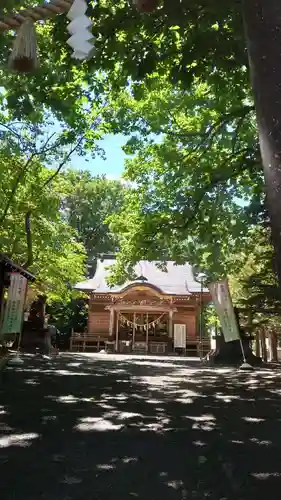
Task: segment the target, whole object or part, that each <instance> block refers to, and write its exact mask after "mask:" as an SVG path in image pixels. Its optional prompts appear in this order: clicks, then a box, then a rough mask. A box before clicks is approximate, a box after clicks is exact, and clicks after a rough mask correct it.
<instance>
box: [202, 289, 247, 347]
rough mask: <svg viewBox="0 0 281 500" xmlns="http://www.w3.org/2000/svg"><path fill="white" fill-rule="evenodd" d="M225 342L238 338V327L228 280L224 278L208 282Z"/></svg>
mask: <svg viewBox="0 0 281 500" xmlns="http://www.w3.org/2000/svg"><path fill="white" fill-rule="evenodd" d="M209 290H210V293H211V296H212V300H213V303H214V306H215V308H216V312H217V315H218V318H219V320H220V324H221V328H222V332H223V335H224V340H225V342H231V341H232V340H240V334H239V329H238V325H237V321H236V316H235V313H234V309H233V305H232V300H231V296H230V292H229V286H228V280H227V279H224V280H221V281H217V282H215V283H210V284H209Z"/></svg>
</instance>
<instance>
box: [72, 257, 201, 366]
mask: <svg viewBox="0 0 281 500" xmlns="http://www.w3.org/2000/svg"><path fill="white" fill-rule="evenodd" d="M114 263H115V261H114V260H113V259H105V260H99V261H98V265H97V270H96V273H95V276H94V278H92V279H89V280H87V281H85V282H82V283H78V284H77V285H76V287H75V288H76V289H78V290H81V291H83V292H84V293H87V294H88V295H89V312H88V329H87V332H85V333H75V332H73V334H72V337H71V345H70V348H71V350H83V351H85V350H96V351H100V350H102V349H106V350H109V351H114V352H123V353H125V352H135V353H147V354H148V353H150V354H168V353H173V352H175V351H177V350H180V351H184V353H186V354H188V355H194V356H196V355H199V353H200V354H201V355H203V354H207V352H208V351H209V350H210V340H209V338H208V337H207V335H205V332H203V331H202V329H200V322H199V317H200V311H201V307H202V306H203V305H204V304H206V303H208V302H210V300H211V298H210V294H209V291H208V289H205V288H203V287H202V285H201V284H200V283H198V282H197V281H196V280H195V278H194V275H193V272H192V267H191V266H190V265H189V264H185V265H179V266H177V265H174V263H173V262H167V264H166V271H163V270H160V269H159V267H157V263H156V262H148V261H140V262H139V263H138V264H137V265H136V266H135V275H136V276H137V277H136V278H134V279H133V280H132V281H129V282H126V283H124V284H123V285H122V286H115V287H113V288H110V286H109V285H108V284H107V277H108V275H109V274H110V266H111V265H112V264H114ZM200 334H201V335H200Z"/></svg>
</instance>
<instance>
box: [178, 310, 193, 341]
mask: <svg viewBox="0 0 281 500" xmlns="http://www.w3.org/2000/svg"><path fill="white" fill-rule="evenodd" d="M177 309H178V311H177V312H175V313H174V316H173V324H174V325H175V324H182V325H186V335H187V337H196V314H197V312H196V310H195V309H194V310H190V309H185V308H184V307H183V308H180V307H177Z"/></svg>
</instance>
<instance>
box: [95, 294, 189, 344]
mask: <svg viewBox="0 0 281 500" xmlns="http://www.w3.org/2000/svg"><path fill="white" fill-rule="evenodd" d="M89 305H90V307H89V317H88V332H89V333H101V334H103V335H104V334H109V317H110V313H109V311H108V310H105V306H106V304H93V303H91V302H90V304H89ZM196 315H197V311H196V309H195V308H194V309H193V310H192V309H187V308H184V307H180V306H177V312H175V313H174V316H173V324H185V325H186V333H187V337H196V333H197V332H196ZM114 333H115V328H114Z"/></svg>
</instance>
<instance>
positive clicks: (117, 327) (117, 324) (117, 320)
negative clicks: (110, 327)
mask: <svg viewBox="0 0 281 500" xmlns="http://www.w3.org/2000/svg"><path fill="white" fill-rule="evenodd" d="M119 314H120V313H119V311H118V312H117V315H116V338H115V351H116V352H118V351H119V338H118V330H119Z"/></svg>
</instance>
